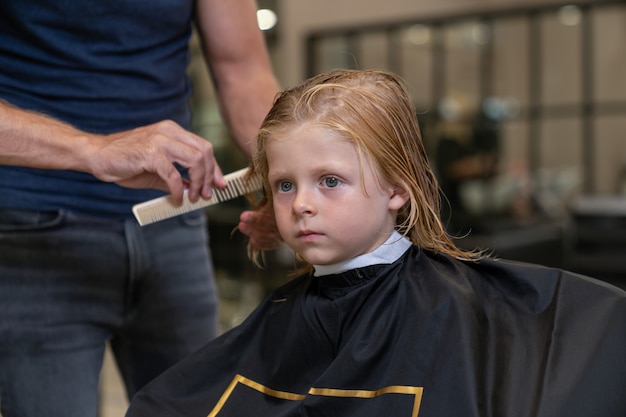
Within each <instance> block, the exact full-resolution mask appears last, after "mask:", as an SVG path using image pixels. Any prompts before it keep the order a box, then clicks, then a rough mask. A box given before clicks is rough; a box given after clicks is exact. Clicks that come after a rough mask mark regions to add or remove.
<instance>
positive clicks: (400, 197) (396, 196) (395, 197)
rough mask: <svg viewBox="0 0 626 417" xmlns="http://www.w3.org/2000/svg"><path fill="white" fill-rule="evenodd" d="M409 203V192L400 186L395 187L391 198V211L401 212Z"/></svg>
mask: <svg viewBox="0 0 626 417" xmlns="http://www.w3.org/2000/svg"><path fill="white" fill-rule="evenodd" d="M407 201H409V192H408V191H407V190H406V187H403V186H402V185H400V184H396V185H394V186H393V189H392V190H391V194H390V196H389V209H390V210H400V209H401V208H402V206H404V205H405V204H406V202H407Z"/></svg>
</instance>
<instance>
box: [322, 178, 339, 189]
mask: <svg viewBox="0 0 626 417" xmlns="http://www.w3.org/2000/svg"><path fill="white" fill-rule="evenodd" d="M322 183H323V184H324V185H325V186H326V187H328V188H335V187H336V186H338V185H339V184H340V183H341V181H339V179H338V178H337V177H326V178H324V179H323V180H322Z"/></svg>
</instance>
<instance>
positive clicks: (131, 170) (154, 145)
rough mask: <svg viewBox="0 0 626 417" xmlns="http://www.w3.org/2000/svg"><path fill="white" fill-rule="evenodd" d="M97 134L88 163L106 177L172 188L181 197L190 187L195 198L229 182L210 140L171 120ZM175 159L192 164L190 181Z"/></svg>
mask: <svg viewBox="0 0 626 417" xmlns="http://www.w3.org/2000/svg"><path fill="white" fill-rule="evenodd" d="M99 139H100V141H99V142H100V143H99V146H96V150H95V152H94V153H93V154H92V155H91V156H90V157H91V158H92V160H91V162H90V164H91V167H92V170H91V172H92V173H93V174H94V175H95V176H96V177H97V178H99V179H101V180H103V181H107V182H115V183H117V184H119V185H122V186H124V187H130V188H154V189H159V190H163V191H169V192H170V193H171V194H172V196H173V197H174V199H175V200H177V201H179V202H180V201H182V196H183V190H184V189H185V188H188V189H189V199H190V200H191V201H196V200H197V199H198V198H199V197H200V196H202V197H204V198H209V197H211V194H212V187H217V188H224V187H225V186H226V183H225V181H224V176H223V174H222V171H221V170H220V168H219V166H218V164H217V162H216V160H215V156H214V154H213V146H212V145H211V143H209V142H208V141H206V140H204V139H203V138H201V137H199V136H197V135H194V134H193V133H191V132H189V131H187V130H185V129H183V128H182V127H180V126H179V125H178V124H176V123H174V122H172V121H162V122H158V123H155V124H152V125H148V126H143V127H139V128H136V129H132V130H128V131H124V132H118V133H113V134H110V135H105V136H101V137H99ZM175 162H176V163H178V164H179V165H180V166H182V167H185V168H187V169H188V172H189V180H188V181H187V180H184V179H183V178H182V176H181V175H180V173H179V172H178V170H177V169H176V167H175V166H174V163H175Z"/></svg>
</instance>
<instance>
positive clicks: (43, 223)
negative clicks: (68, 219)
mask: <svg viewBox="0 0 626 417" xmlns="http://www.w3.org/2000/svg"><path fill="white" fill-rule="evenodd" d="M64 219H65V212H64V211H63V210H51V211H38V210H0V232H2V233H10V232H35V231H42V230H48V229H52V228H55V227H58V226H59V225H61V224H62V223H63V221H64Z"/></svg>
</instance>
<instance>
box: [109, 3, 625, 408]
mask: <svg viewBox="0 0 626 417" xmlns="http://www.w3.org/2000/svg"><path fill="white" fill-rule="evenodd" d="M258 4H259V13H258V18H259V27H260V28H261V29H262V30H263V31H264V33H265V36H266V39H267V43H268V46H269V49H270V53H271V57H272V61H273V65H274V69H275V72H276V74H277V76H278V78H279V81H280V82H281V84H282V85H283V86H284V87H288V86H291V85H293V84H295V83H297V82H299V81H300V80H302V79H304V78H307V77H309V76H311V75H314V74H317V73H320V72H323V71H327V70H330V69H334V68H340V67H341V68H359V69H364V68H380V69H386V70H390V71H393V72H396V73H398V74H400V75H401V76H402V77H404V79H405V80H406V81H407V83H408V86H409V89H410V91H411V94H412V96H413V100H414V103H415V106H416V108H417V117H418V119H419V121H420V124H421V127H422V133H423V138H424V142H425V144H426V147H427V150H428V153H429V156H430V158H431V162H432V164H433V166H434V167H435V169H436V173H437V175H438V177H439V180H440V182H441V187H442V190H443V192H444V194H445V199H444V200H443V201H444V203H443V205H444V211H443V213H442V215H443V216H444V219H445V220H446V223H447V225H448V227H449V230H450V232H451V233H453V234H454V235H456V236H459V239H458V244H459V245H460V246H463V247H468V248H475V247H480V248H484V249H489V250H491V251H492V252H493V253H494V254H496V255H497V256H499V257H502V258H508V259H515V260H520V261H528V262H535V263H539V264H544V265H548V266H555V267H560V268H565V269H569V270H572V271H576V272H581V273H584V274H587V275H591V276H593V277H596V278H599V279H602V280H605V281H608V282H611V283H613V284H616V285H618V286H621V287H623V288H625V287H626V262H625V261H624V258H626V72H625V70H624V68H626V42H624V40H625V39H626V0H596V1H593V0H587V1H573V2H564V1H558V0H437V1H433V0H385V1H378V0H316V1H305V0H258ZM191 42H192V46H193V51H194V54H193V56H192V57H191V62H190V66H189V72H190V75H191V77H192V80H193V84H194V96H193V100H192V106H193V110H194V130H196V131H197V132H198V133H199V134H200V135H202V136H204V137H206V138H207V139H208V140H210V141H211V142H212V143H213V144H214V145H215V149H216V154H217V157H218V161H219V162H220V165H221V166H222V169H223V171H224V172H231V171H234V170H236V169H239V168H241V167H244V166H245V165H246V161H245V160H244V159H243V158H242V157H241V155H239V153H238V151H237V150H236V149H235V148H234V147H233V146H232V145H231V144H230V140H229V138H228V133H227V132H226V131H225V129H224V127H223V124H222V121H221V119H220V116H219V112H218V109H217V104H216V101H215V96H214V91H213V88H212V85H211V83H210V77H209V75H208V71H207V68H206V66H205V65H204V63H203V61H202V57H201V52H200V47H199V45H197V39H195V38H193V39H192V40H191ZM247 207H248V206H247V203H246V201H245V200H244V199H243V198H240V199H236V200H233V201H230V202H228V203H222V204H220V205H217V206H213V207H211V208H209V209H207V211H208V213H209V216H210V220H209V224H210V226H209V227H210V233H211V239H212V241H211V249H212V251H213V256H214V259H215V266H216V272H217V277H218V285H219V289H220V296H221V310H220V316H221V325H222V329H223V330H227V329H228V328H230V327H232V326H234V325H236V324H238V323H239V322H240V321H241V320H242V319H243V318H245V317H246V315H247V314H248V313H249V312H250V311H251V310H252V309H253V308H254V307H255V306H256V305H257V304H258V302H259V301H260V300H261V298H262V297H264V296H265V294H266V293H267V292H268V291H269V290H271V289H272V288H275V287H276V286H277V285H280V284H281V283H283V282H285V280H286V273H287V271H288V270H289V269H290V267H291V266H292V257H291V254H290V253H289V252H288V251H287V250H286V249H284V248H280V249H279V250H277V251H275V252H273V253H271V254H269V255H268V257H267V259H266V264H267V266H266V268H265V269H263V270H260V269H258V268H255V267H253V266H252V264H251V263H250V262H249V261H248V259H247V256H246V249H245V243H246V241H245V239H244V238H243V236H242V235H241V234H238V233H232V232H233V228H234V227H235V226H236V224H237V221H238V218H239V214H240V213H241V211H242V210H244V209H246V208H247ZM105 362H106V365H105V368H104V371H103V374H102V389H101V392H102V395H101V397H102V409H101V416H102V417H121V416H123V415H124V411H125V409H126V405H127V402H126V399H125V397H124V394H123V391H122V388H121V384H120V383H119V377H118V376H117V374H116V372H117V371H116V369H115V366H114V365H113V363H112V361H111V360H110V356H107V358H106V361H105Z"/></svg>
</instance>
